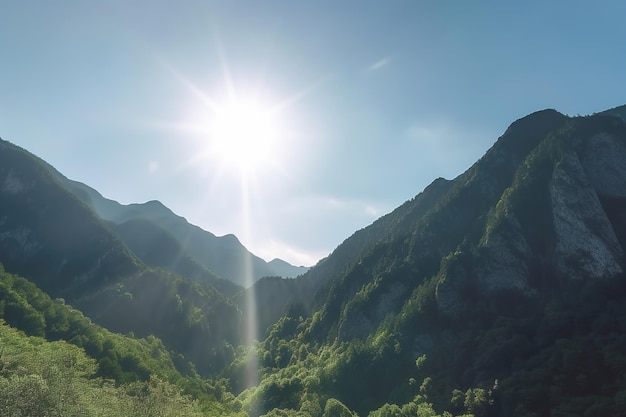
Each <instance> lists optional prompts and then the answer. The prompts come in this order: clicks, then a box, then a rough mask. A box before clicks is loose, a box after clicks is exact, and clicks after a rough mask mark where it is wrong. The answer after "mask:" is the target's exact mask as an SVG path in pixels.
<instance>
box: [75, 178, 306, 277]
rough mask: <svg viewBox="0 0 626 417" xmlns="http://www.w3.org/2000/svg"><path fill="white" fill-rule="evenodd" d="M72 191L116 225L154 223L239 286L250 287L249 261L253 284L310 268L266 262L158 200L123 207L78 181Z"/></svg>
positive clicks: (233, 239)
mask: <svg viewBox="0 0 626 417" xmlns="http://www.w3.org/2000/svg"><path fill="white" fill-rule="evenodd" d="M69 188H70V189H71V190H72V191H73V192H74V193H75V194H76V195H77V196H79V197H80V198H81V199H82V200H83V201H84V202H86V203H87V204H88V205H90V206H91V207H92V208H93V209H94V210H95V211H96V212H97V213H98V215H99V216H100V217H101V218H102V219H104V220H107V221H110V222H112V223H114V224H123V223H126V222H128V221H130V220H142V221H149V222H152V223H154V224H155V225H157V226H158V227H159V228H161V229H163V230H164V231H166V232H167V233H168V234H169V235H171V236H172V237H174V238H175V239H176V240H177V241H178V245H179V246H180V248H181V251H182V252H183V253H184V254H185V255H186V256H189V257H190V258H193V259H195V260H196V261H197V262H199V263H200V264H201V265H203V266H204V267H205V268H207V269H208V270H209V271H212V272H214V273H215V274H217V275H218V276H220V277H222V278H224V279H227V280H229V281H232V282H234V283H235V284H237V285H241V286H246V285H249V279H248V278H246V274H247V273H248V272H247V271H246V269H245V267H244V265H246V263H248V262H251V266H252V278H253V280H254V281H256V280H258V279H259V278H261V277H264V276H283V277H286V278H293V277H296V276H298V275H300V274H302V273H303V272H306V270H307V269H308V268H304V267H296V266H293V265H290V264H289V263H287V262H284V261H281V260H274V261H271V262H265V261H264V260H263V259H261V258H259V257H258V256H255V255H254V254H252V253H250V252H249V251H248V250H247V249H246V248H245V247H244V246H243V245H242V244H241V242H239V240H238V239H237V237H235V236H234V235H225V236H220V237H218V236H215V235H214V234H212V233H210V232H207V231H205V230H202V229H201V228H199V227H197V226H194V225H192V224H189V223H188V222H187V220H185V219H184V218H183V217H180V216H177V215H176V214H174V213H173V212H172V211H171V210H170V209H168V208H167V207H165V206H164V205H163V204H161V203H160V202H158V201H149V202H147V203H143V204H128V205H123V204H120V203H118V202H116V201H113V200H109V199H106V198H104V197H103V196H102V195H100V193H98V192H97V191H95V190H94V189H92V188H91V187H88V186H87V185H85V184H82V183H79V182H74V181H73V182H72V183H71V184H70V186H69ZM135 243H137V242H135ZM149 243H150V242H148V241H146V242H145V244H149Z"/></svg>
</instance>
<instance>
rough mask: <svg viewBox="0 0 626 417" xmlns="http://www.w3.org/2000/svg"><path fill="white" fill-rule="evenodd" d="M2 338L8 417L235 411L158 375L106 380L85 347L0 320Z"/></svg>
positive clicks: (0, 390)
mask: <svg viewBox="0 0 626 417" xmlns="http://www.w3.org/2000/svg"><path fill="white" fill-rule="evenodd" d="M0 340H1V341H2V346H1V348H0V412H1V413H2V415H3V416H6V417H21V416H24V417H26V416H59V417H73V416H76V417H78V416H81V417H82V416H102V417H105V416H106V417H115V416H120V417H122V416H124V417H128V416H137V417H146V416H160V417H167V416H172V417H178V416H189V417H194V416H205V415H212V416H218V415H235V413H233V412H232V410H228V409H226V408H225V407H224V406H223V405H221V404H219V403H217V402H216V401H212V402H210V403H209V402H208V401H204V402H203V403H200V402H199V401H198V400H194V399H193V398H191V397H190V396H188V395H184V394H183V392H182V389H181V388H180V387H178V386H176V385H172V384H170V383H168V382H166V381H164V380H162V379H160V378H159V377H156V376H152V377H150V378H149V379H148V380H146V381H137V382H133V383H127V384H119V383H118V381H115V380H111V379H108V378H106V379H105V378H102V377H100V376H98V374H99V372H98V364H97V363H96V361H95V360H93V359H92V358H90V357H88V356H87V355H86V354H85V352H84V350H82V349H79V348H78V347H76V346H74V345H72V344H69V343H67V342H63V341H57V342H47V341H45V340H44V339H42V338H40V337H34V336H26V335H25V334H24V333H22V332H20V331H18V330H16V329H14V328H12V327H10V326H8V325H7V324H6V323H4V321H2V320H0Z"/></svg>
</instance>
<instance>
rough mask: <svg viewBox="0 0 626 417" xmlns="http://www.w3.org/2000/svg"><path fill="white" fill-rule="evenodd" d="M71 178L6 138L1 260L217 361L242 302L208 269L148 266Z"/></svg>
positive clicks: (118, 321) (82, 303) (85, 307)
mask: <svg viewBox="0 0 626 417" xmlns="http://www.w3.org/2000/svg"><path fill="white" fill-rule="evenodd" d="M65 181H66V179H65V178H64V177H62V176H61V174H59V173H58V172H57V171H56V170H54V169H53V168H52V167H51V166H50V165H48V164H46V163H45V162H44V161H42V160H41V159H39V158H37V157H35V156H33V155H31V154H30V153H28V152H27V151H25V150H23V149H21V148H19V147H17V146H15V145H12V144H10V143H8V142H5V141H1V142H0V202H1V204H0V263H3V264H4V266H5V268H6V269H7V271H9V272H11V273H17V274H20V275H22V276H24V277H26V278H28V279H29V280H31V281H32V282H34V283H35V284H37V285H38V286H39V287H41V288H42V289H43V290H45V291H46V292H47V293H48V294H50V295H51V296H53V297H63V298H65V300H66V301H67V302H68V303H69V304H71V305H73V306H75V307H78V308H80V309H81V310H82V311H83V312H84V313H85V314H86V315H87V316H89V317H91V318H92V319H93V320H95V321H96V322H98V323H100V324H103V325H105V326H106V327H108V328H109V329H111V330H113V331H121V332H130V331H132V332H134V333H135V334H137V335H139V336H147V335H149V334H154V335H156V336H158V337H160V338H161V339H162V340H163V342H164V343H165V344H166V345H167V346H168V347H169V348H170V349H173V350H174V351H175V352H177V353H179V354H182V355H184V356H185V360H184V361H183V362H185V361H189V360H191V361H192V362H193V363H194V364H195V366H197V367H198V370H199V371H201V372H203V373H209V372H217V371H219V370H220V369H221V368H222V367H223V366H224V365H225V364H227V363H228V362H229V361H230V359H231V358H232V354H233V348H232V347H231V345H235V346H236V345H237V344H238V340H239V334H240V331H241V317H242V316H241V312H240V311H239V309H238V308H237V306H236V305H234V303H233V302H232V301H231V300H230V299H229V298H228V297H227V296H226V295H224V294H223V293H221V292H220V291H218V290H217V289H216V288H215V287H214V286H212V285H210V281H211V280H210V279H207V280H204V281H196V280H192V279H189V278H187V277H183V276H180V275H175V274H172V273H169V272H166V271H164V270H160V269H150V268H148V267H147V266H146V265H145V264H144V263H142V262H141V261H140V260H139V259H138V258H137V256H135V254H134V253H133V252H132V251H131V250H129V249H128V247H127V246H126V245H125V244H124V243H123V242H122V241H121V240H120V239H119V238H118V236H117V235H116V234H115V233H114V231H113V230H112V229H111V228H110V227H108V226H107V225H106V224H105V223H104V222H103V221H102V220H101V219H100V218H99V217H98V216H97V215H96V214H95V213H94V212H93V211H92V210H91V208H90V207H89V206H88V205H86V204H85V203H84V202H82V201H81V200H80V199H78V198H77V197H76V196H75V194H73V193H72V192H70V191H69V190H68V189H67V187H66V186H65ZM194 266H195V265H193V264H192V263H191V262H190V263H189V265H188V269H189V268H191V267H194ZM196 271H198V269H197V268H196ZM199 271H200V272H201V273H204V274H208V272H207V271H202V270H199ZM207 281H208V282H207ZM218 281H222V280H218ZM231 292H234V290H231ZM181 363H182V362H181ZM185 367H188V365H185Z"/></svg>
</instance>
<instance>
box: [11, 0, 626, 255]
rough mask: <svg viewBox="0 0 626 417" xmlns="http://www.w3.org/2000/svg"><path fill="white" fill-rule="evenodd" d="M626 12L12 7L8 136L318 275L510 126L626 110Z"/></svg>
mask: <svg viewBox="0 0 626 417" xmlns="http://www.w3.org/2000/svg"><path fill="white" fill-rule="evenodd" d="M625 9H626V5H624V4H622V3H621V2H617V1H615V2H609V1H599V2H594V3H590V2H571V1H553V2H544V1H530V2H496V1H485V2H452V1H450V2H447V1H437V2H422V1H409V0H407V1H394V2H383V1H366V2H363V1H356V0H355V1H342V2H331V1H319V2H295V1H259V2H253V1H199V0H198V1H181V2H161V1H132V2H128V1H121V0H117V1H116V0H113V1H106V2H85V1H58V2H57V1H55V2H47V1H39V2H37V1H19V2H18V1H15V2H3V3H2V5H0V54H1V55H0V56H2V64H1V65H0V137H2V138H3V139H5V140H9V141H11V142H13V143H15V144H17V145H19V146H22V147H24V148H26V149H27V150H29V151H30V152H33V153H34V154H36V155H37V156H39V157H41V158H43V159H44V160H46V161H48V162H49V163H51V164H52V165H53V166H54V167H55V168H57V169H58V170H59V171H60V172H62V173H63V174H65V175H66V176H68V177H69V178H71V179H75V180H78V181H81V182H84V183H86V184H88V185H90V186H91V187H93V188H95V189H96V190H98V191H99V192H101V193H102V194H103V195H104V196H105V197H107V198H111V199H114V200H117V201H119V202H122V203H132V202H145V201H148V200H159V201H161V202H163V203H164V204H165V205H166V206H168V207H169V208H171V209H172V210H173V211H174V212H175V213H177V214H178V215H180V216H183V217H185V218H186V219H187V220H188V221H189V222H191V223H193V224H196V225H198V226H200V227H202V228H204V229H206V230H208V231H210V232H212V233H215V234H216V235H224V234H229V233H232V234H235V235H236V236H237V237H238V238H239V239H240V240H241V241H242V243H243V244H244V245H245V246H246V247H247V248H248V249H249V250H250V251H252V252H253V253H255V254H257V255H259V256H261V257H263V258H265V259H266V260H271V259H273V258H281V259H284V260H286V261H288V262H290V263H292V264H295V265H312V264H314V263H315V262H317V261H318V260H319V259H320V258H322V257H324V256H326V255H327V254H328V253H329V252H331V251H332V250H333V249H334V248H335V247H336V246H337V245H339V244H340V243H341V242H342V241H343V240H344V239H345V238H347V237H348V236H349V235H351V234H352V233H353V232H354V231H356V230H358V229H360V228H362V227H365V226H367V225H368V224H370V223H372V222H373V221H374V220H375V219H377V218H378V217H380V216H381V215H383V214H385V213H387V212H389V211H390V210H392V209H393V208H395V207H397V206H398V205H400V204H401V203H403V202H404V201H406V200H408V199H410V198H412V197H413V196H415V195H416V194H417V193H419V192H420V191H421V190H422V189H423V188H424V187H425V186H427V185H428V184H429V183H430V182H431V181H432V180H434V179H435V178H437V177H446V178H453V177H455V176H456V175H458V174H460V173H461V172H463V171H464V170H465V169H467V168H468V167H469V166H470V165H471V164H472V163H473V162H474V161H476V160H477V159H478V158H480V157H481V156H482V155H483V154H484V152H485V151H486V150H487V149H488V148H489V147H490V146H491V145H492V144H493V142H494V141H495V140H496V139H497V138H498V136H499V135H500V134H502V133H503V132H504V130H505V129H506V128H507V126H508V125H509V124H510V123H511V122H512V121H513V120H515V119H517V118H519V117H522V116H524V115H526V114H528V113H530V112H533V111H535V110H539V109H543V108H555V109H557V110H559V111H561V112H563V113H566V114H588V113H593V112H597V111H601V110H605V109H608V108H611V107H614V106H617V105H621V104H624V103H626V91H625V90H626V85H624V83H623V74H624V73H625V72H626V59H624V57H623V54H622V53H621V52H620V51H621V49H622V45H621V41H622V40H623V39H626V26H625V25H624V24H623V21H622V20H623V16H624V12H625V11H626V10H625Z"/></svg>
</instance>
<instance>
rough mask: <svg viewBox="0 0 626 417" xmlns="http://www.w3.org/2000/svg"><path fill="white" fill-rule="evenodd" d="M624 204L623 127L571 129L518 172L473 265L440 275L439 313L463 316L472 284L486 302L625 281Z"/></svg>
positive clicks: (601, 122)
mask: <svg viewBox="0 0 626 417" xmlns="http://www.w3.org/2000/svg"><path fill="white" fill-rule="evenodd" d="M503 145H506V144H503ZM502 152H503V150H502V149H500V150H499V153H502ZM504 152H506V151H504ZM625 201H626V126H625V125H624V123H623V122H622V121H621V120H620V119H617V118H610V117H606V116H590V117H587V118H576V119H569V120H567V121H565V122H564V123H563V125H562V126H561V127H560V128H559V129H556V130H554V131H552V132H550V133H549V134H548V135H546V136H545V137H544V138H543V140H541V141H539V142H537V143H536V146H535V147H534V148H532V149H530V150H529V152H528V153H527V154H526V155H525V157H524V158H522V161H521V163H519V164H518V165H517V172H516V174H515V177H514V178H513V180H512V181H511V182H510V183H509V184H508V185H507V186H506V187H505V188H504V189H503V190H501V195H500V198H499V201H498V202H497V204H495V206H494V207H493V208H492V209H491V211H490V214H487V215H486V216H487V218H488V221H486V222H485V227H484V229H483V235H482V237H481V239H480V241H479V242H478V245H477V246H475V247H474V248H475V249H473V253H474V254H475V255H473V256H472V259H471V261H466V262H465V263H464V265H465V266H463V267H461V266H459V265H455V266H454V268H448V269H443V270H442V271H440V276H441V278H440V282H439V284H438V288H437V300H438V306H439V310H440V311H441V312H442V313H444V314H446V315H450V316H455V315H458V314H461V312H462V311H463V308H462V305H463V301H462V300H463V298H464V294H463V291H467V288H468V284H467V283H468V282H470V283H471V287H472V289H473V291H474V292H476V293H478V294H481V296H482V297H489V296H490V295H497V294H498V293H502V292H507V291H508V292H510V291H513V292H517V293H519V294H524V295H525V296H531V295H532V294H533V293H535V292H536V291H538V290H540V287H541V286H542V285H543V286H545V285H548V286H552V287H554V286H558V285H562V284H563V283H565V282H567V281H568V280H597V279H609V278H611V277H614V276H616V275H617V274H621V273H623V272H624V247H623V244H624V242H623V238H622V241H621V242H620V236H624V234H625V230H624V229H625V226H626V222H624V221H623V219H624V217H625V214H624V209H625V208H626V204H624V202H625ZM609 206H611V207H613V209H612V212H611V213H609V212H607V207H609ZM465 245H466V246H470V247H471V246H472V245H471V243H470V242H469V241H468V240H467V239H466V242H465ZM467 265H471V267H468V266H467ZM546 281H548V282H546Z"/></svg>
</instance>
